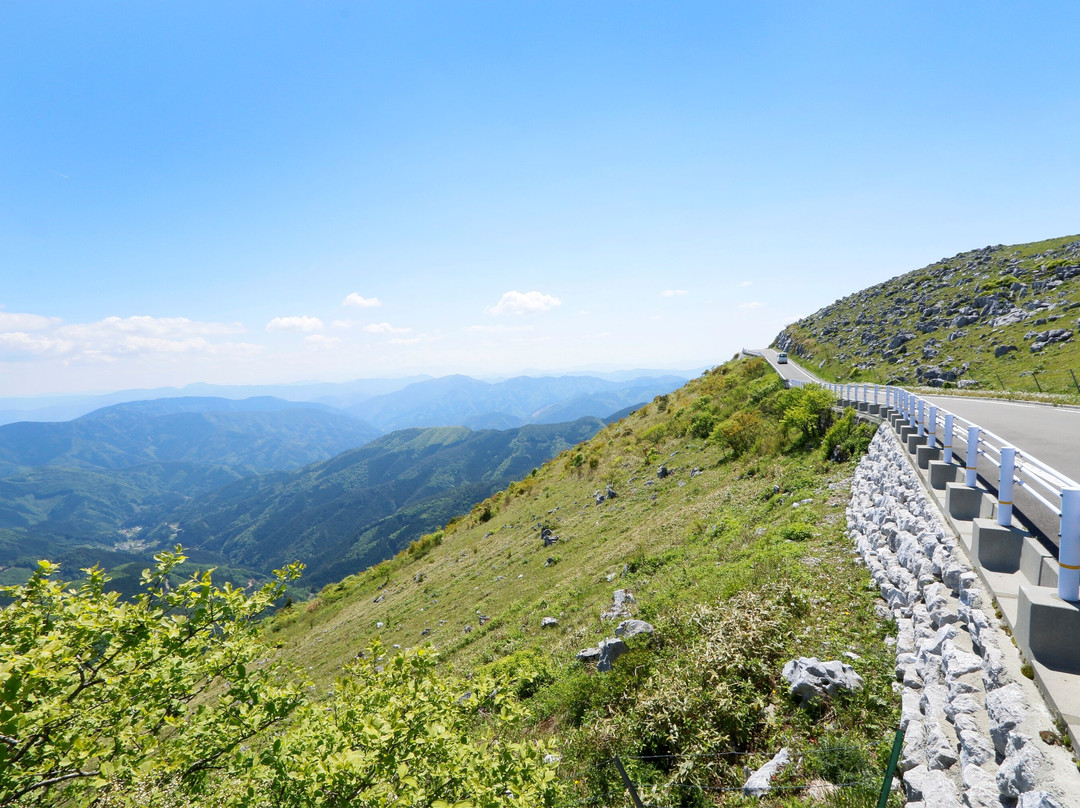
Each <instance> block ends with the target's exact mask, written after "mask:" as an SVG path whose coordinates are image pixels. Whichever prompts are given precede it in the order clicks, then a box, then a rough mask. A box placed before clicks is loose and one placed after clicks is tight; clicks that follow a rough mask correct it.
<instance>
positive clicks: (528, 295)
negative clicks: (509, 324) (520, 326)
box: [485, 289, 562, 317]
mask: <svg viewBox="0 0 1080 808" xmlns="http://www.w3.org/2000/svg"><path fill="white" fill-rule="evenodd" d="M561 305H562V301H561V300H559V298H557V297H555V296H554V295H546V294H544V293H543V292H537V291H532V292H519V291H517V290H516V289H512V290H510V291H509V292H507V293H506V294H504V295H503V296H502V297H501V298H500V299H499V302H498V303H496V304H495V305H494V306H488V307H487V309H485V311H486V312H487V313H488V314H490V315H492V316H493V317H502V316H504V315H507V314H514V315H518V314H539V313H540V312H545V311H550V310H551V309H553V308H555V307H556V306H561Z"/></svg>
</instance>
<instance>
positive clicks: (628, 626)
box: [615, 620, 656, 639]
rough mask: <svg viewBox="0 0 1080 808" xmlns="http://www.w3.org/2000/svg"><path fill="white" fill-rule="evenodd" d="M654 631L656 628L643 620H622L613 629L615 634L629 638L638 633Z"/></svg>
mask: <svg viewBox="0 0 1080 808" xmlns="http://www.w3.org/2000/svg"><path fill="white" fill-rule="evenodd" d="M654 631H656V629H655V628H654V627H653V625H652V624H651V623H646V622H645V621H644V620H623V621H622V622H621V623H619V625H618V627H617V628H616V629H615V636H616V637H622V638H624V639H630V638H631V637H636V636H638V635H639V634H652V633H653V632H654Z"/></svg>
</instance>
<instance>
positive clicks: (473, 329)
mask: <svg viewBox="0 0 1080 808" xmlns="http://www.w3.org/2000/svg"><path fill="white" fill-rule="evenodd" d="M532 330H533V327H532V326H531V325H503V324H502V323H499V324H498V325H467V326H465V331H467V332H468V333H470V334H510V333H518V332H521V331H532Z"/></svg>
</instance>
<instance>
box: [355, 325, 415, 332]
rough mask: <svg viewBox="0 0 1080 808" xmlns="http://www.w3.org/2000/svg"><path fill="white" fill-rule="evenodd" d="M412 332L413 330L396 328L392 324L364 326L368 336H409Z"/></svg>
mask: <svg viewBox="0 0 1080 808" xmlns="http://www.w3.org/2000/svg"><path fill="white" fill-rule="evenodd" d="M410 331H412V329H411V328H396V327H394V326H392V325H390V323H371V324H370V325H365V326H364V332H365V333H367V334H408V333H409V332H410Z"/></svg>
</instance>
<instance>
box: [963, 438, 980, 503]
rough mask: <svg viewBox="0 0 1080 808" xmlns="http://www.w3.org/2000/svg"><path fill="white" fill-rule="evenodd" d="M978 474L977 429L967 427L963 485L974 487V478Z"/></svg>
mask: <svg viewBox="0 0 1080 808" xmlns="http://www.w3.org/2000/svg"><path fill="white" fill-rule="evenodd" d="M978 472H979V428H978V427H977V426H970V427H968V438H967V462H966V463H965V464H964V485H966V486H967V487H968V488H974V487H975V477H976V475H977V474H978Z"/></svg>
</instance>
